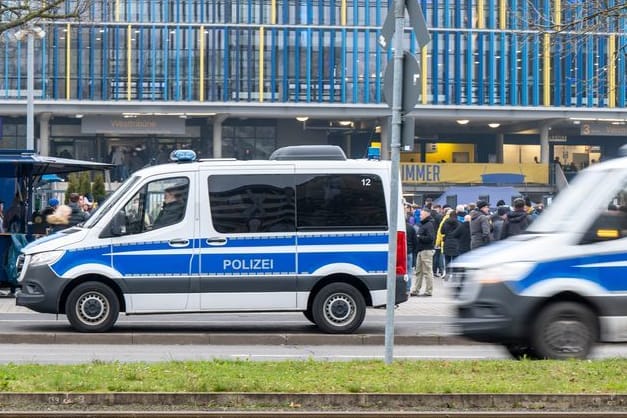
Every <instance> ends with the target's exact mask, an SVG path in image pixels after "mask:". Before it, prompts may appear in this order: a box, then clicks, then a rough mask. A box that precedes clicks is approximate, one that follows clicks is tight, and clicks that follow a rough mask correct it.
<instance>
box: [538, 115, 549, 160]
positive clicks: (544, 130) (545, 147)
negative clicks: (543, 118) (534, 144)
mask: <svg viewBox="0 0 627 418" xmlns="http://www.w3.org/2000/svg"><path fill="white" fill-rule="evenodd" d="M550 128H551V127H550V125H542V126H541V127H540V162H541V163H542V164H548V163H549V130H550Z"/></svg>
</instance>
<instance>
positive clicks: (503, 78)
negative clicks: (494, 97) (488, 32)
mask: <svg viewBox="0 0 627 418" xmlns="http://www.w3.org/2000/svg"><path fill="white" fill-rule="evenodd" d="M499 56H500V57H501V60H500V64H501V65H500V69H501V70H500V74H499V95H500V97H501V101H500V103H501V104H502V105H505V104H507V90H506V88H507V87H506V86H507V73H506V68H507V65H506V63H507V34H506V33H505V32H502V33H501V50H500V51H499Z"/></svg>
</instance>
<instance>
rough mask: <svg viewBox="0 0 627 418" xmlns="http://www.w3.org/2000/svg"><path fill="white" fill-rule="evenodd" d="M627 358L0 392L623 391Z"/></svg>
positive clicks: (263, 371) (218, 364)
mask: <svg viewBox="0 0 627 418" xmlns="http://www.w3.org/2000/svg"><path fill="white" fill-rule="evenodd" d="M626 370H627V360H617V359H613V360H599V361H596V360H595V361H562V362H558V361H527V360H523V361H513V360H511V361H510V360H505V361H485V360H482V361H470V360H469V361H398V362H395V363H393V364H391V365H385V364H384V363H382V362H380V361H353V362H318V361H313V360H308V361H282V362H250V361H244V360H242V361H223V360H215V361H208V362H177V361H173V362H165V363H150V364H148V363H103V362H94V363H89V364H84V365H71V366H56V365H55V366H49V365H15V364H9V365H5V366H0V391H1V392H26V393H28V392H289V393H306V392H316V393H627V373H625V371H626Z"/></svg>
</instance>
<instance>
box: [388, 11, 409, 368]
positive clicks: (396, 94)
mask: <svg viewBox="0 0 627 418" xmlns="http://www.w3.org/2000/svg"><path fill="white" fill-rule="evenodd" d="M394 17H395V22H394V23H395V31H394V43H393V45H394V82H393V87H392V96H393V100H392V138H391V141H390V148H391V155H390V157H391V160H392V181H391V186H390V189H391V190H390V193H391V202H390V228H389V229H390V253H389V255H388V277H387V303H386V321H385V364H391V363H392V361H393V360H394V307H395V304H396V246H397V240H396V225H397V224H398V209H399V204H400V202H399V199H398V195H399V181H398V177H399V166H400V158H401V157H400V150H401V124H402V119H401V117H402V115H401V112H402V106H403V32H404V30H405V2H404V1H403V0H395V1H394Z"/></svg>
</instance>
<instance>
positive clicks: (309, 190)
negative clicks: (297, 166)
mask: <svg viewBox="0 0 627 418" xmlns="http://www.w3.org/2000/svg"><path fill="white" fill-rule="evenodd" d="M296 196H297V202H296V204H297V208H298V212H297V218H298V222H297V227H298V229H306V230H318V229H320V230H327V229H335V230H354V229H373V230H386V229H387V212H386V209H385V208H386V205H385V195H384V192H383V185H382V183H381V178H379V177H378V176H374V175H371V174H361V175H360V174H331V175H318V174H312V175H299V176H297V180H296Z"/></svg>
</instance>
